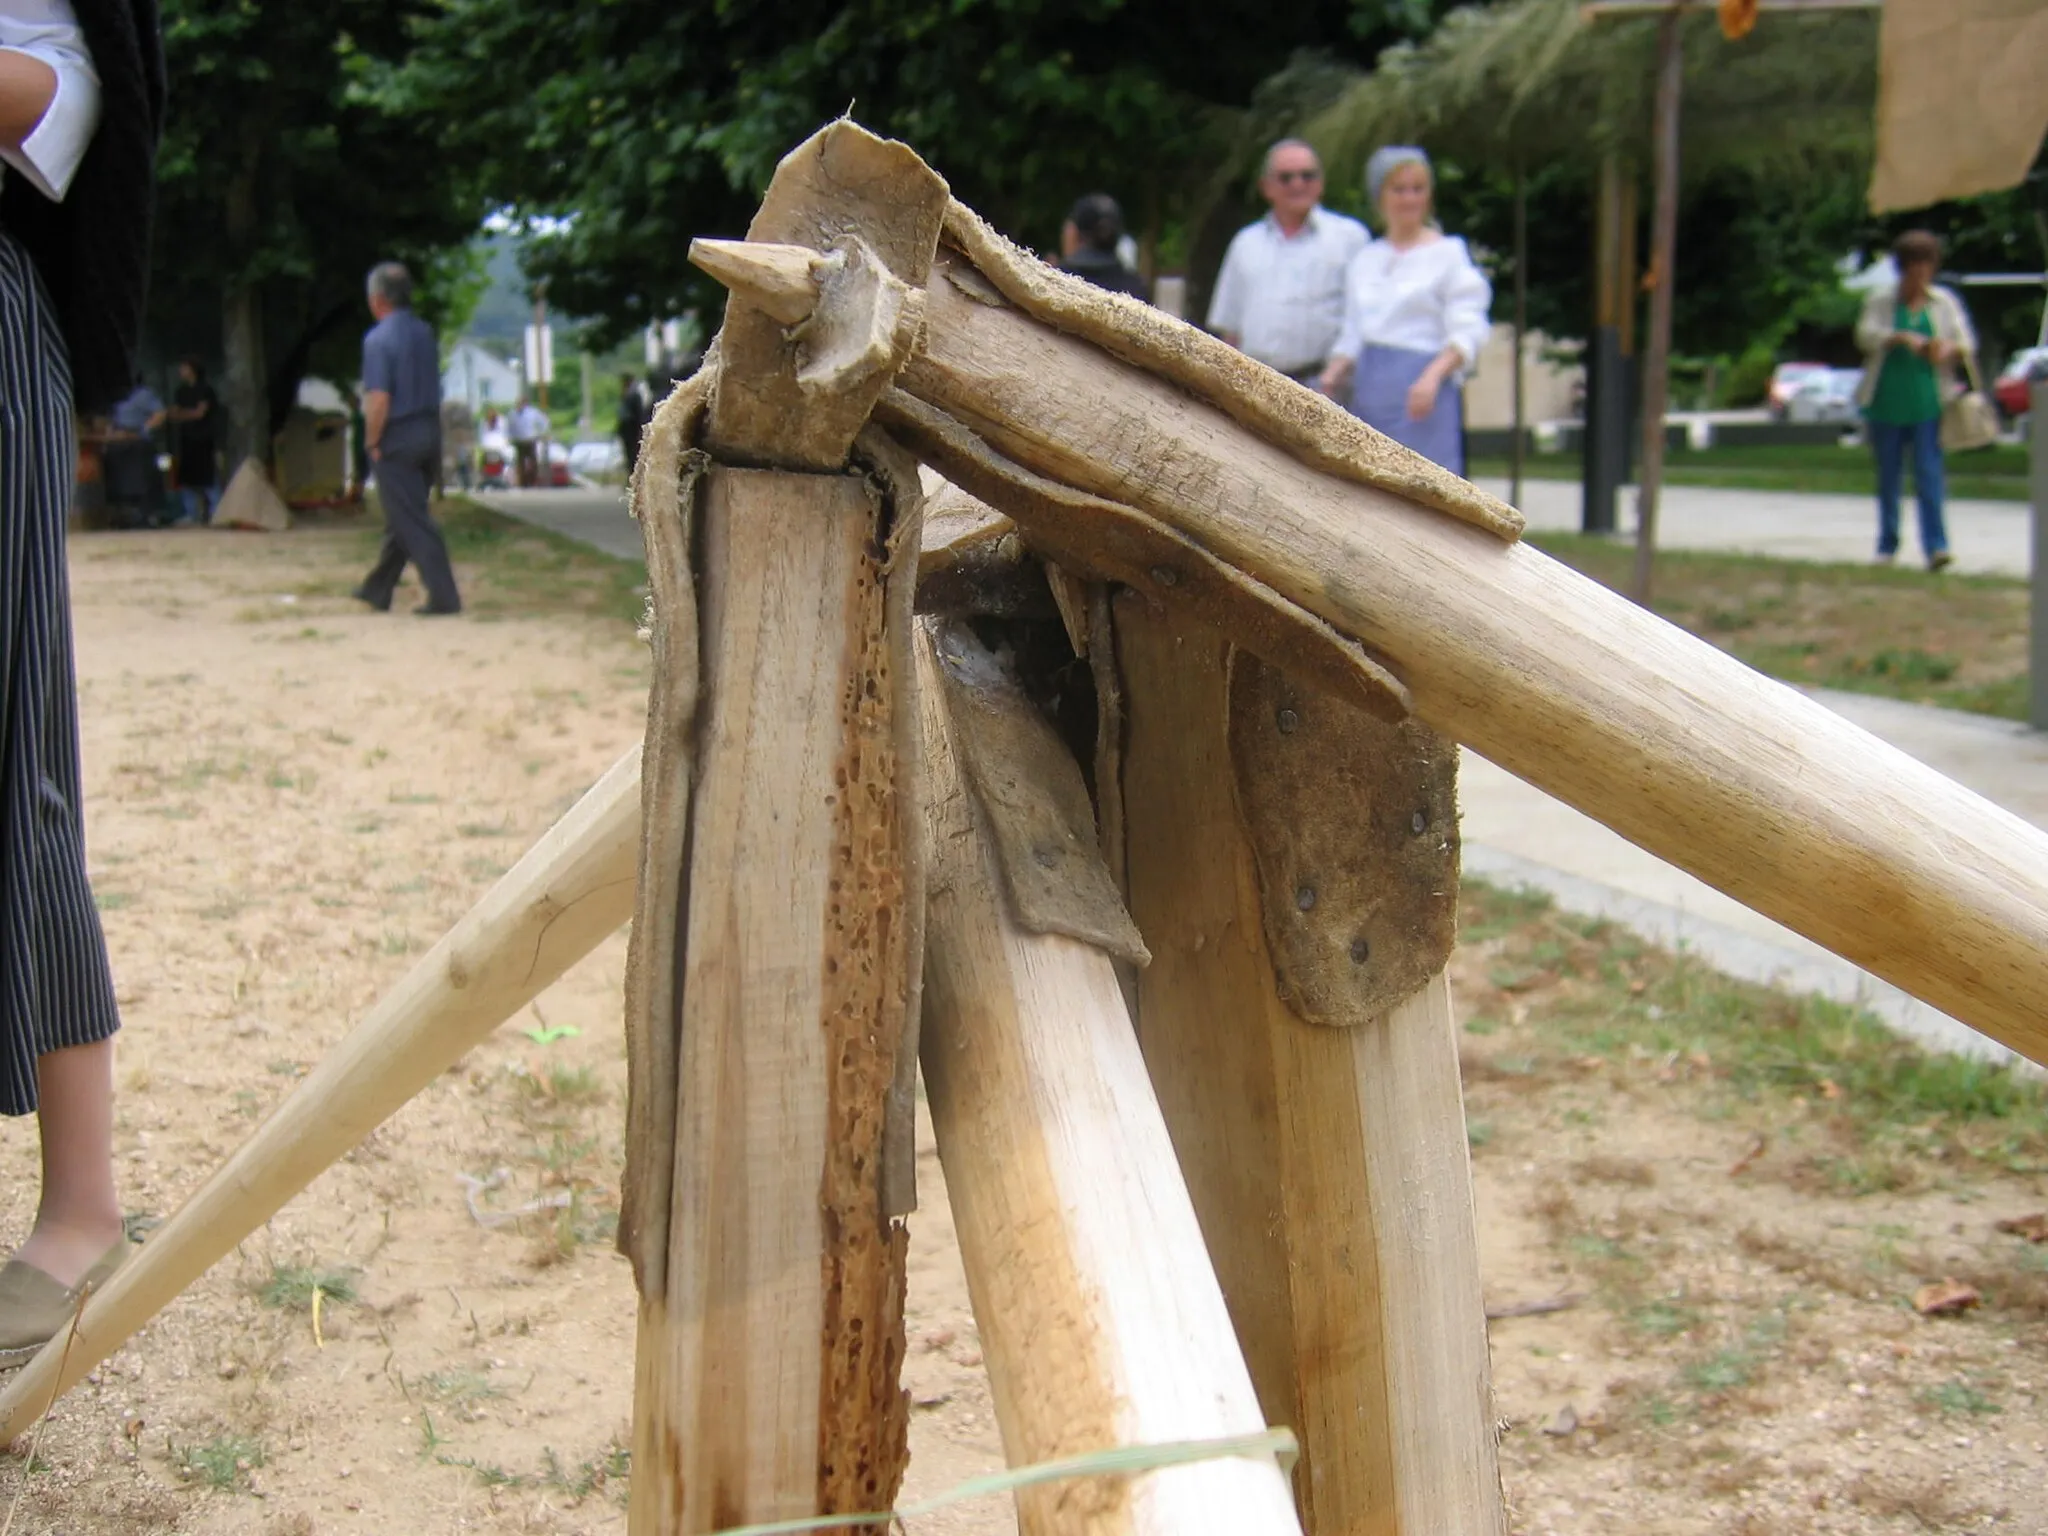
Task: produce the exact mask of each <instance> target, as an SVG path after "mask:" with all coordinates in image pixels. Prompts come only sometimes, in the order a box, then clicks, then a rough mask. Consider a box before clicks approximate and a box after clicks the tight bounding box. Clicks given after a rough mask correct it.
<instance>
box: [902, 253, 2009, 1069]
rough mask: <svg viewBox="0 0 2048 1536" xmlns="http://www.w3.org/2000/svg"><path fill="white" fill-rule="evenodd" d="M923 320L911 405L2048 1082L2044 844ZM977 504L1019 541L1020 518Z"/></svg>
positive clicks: (1583, 603)
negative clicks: (1130, 516) (2047, 1070)
mask: <svg viewBox="0 0 2048 1536" xmlns="http://www.w3.org/2000/svg"><path fill="white" fill-rule="evenodd" d="M949 259H950V258H949ZM927 300H928V307H927V318H928V331H927V351H926V353H925V354H924V355H923V356H922V357H920V358H919V359H917V360H916V361H914V362H913V363H912V364H911V365H910V367H909V368H907V369H906V370H905V372H904V374H903V376H902V383H903V387H904V388H905V389H906V390H908V391H909V392H910V393H911V394H912V395H914V396H916V397H917V398H918V399H920V400H922V401H924V402H926V403H928V404H930V405H933V406H937V407H938V408H940V409H941V410H944V411H947V412H949V413H950V414H951V415H952V416H953V417H955V418H956V419H957V420H958V421H960V422H962V423H965V424H967V425H969V426H972V427H973V428H974V429H975V430H976V431H978V432H979V433H980V435H981V436H982V437H983V438H984V439H985V440H986V441H987V443H989V444H990V445H991V446H992V447H994V448H995V449H996V450H998V451H1000V452H1001V453H1003V454H1006V455H1007V456H1008V457H1009V458H1010V459H1012V460H1014V461H1016V462H1017V463H1019V464H1021V465H1023V466H1024V467H1026V468H1028V469H1030V470H1031V471H1033V472H1034V473H1036V474H1039V475H1042V476H1046V477H1048V478H1051V479H1054V480H1059V481H1063V482H1064V483H1065V484H1067V485H1070V486H1074V487H1077V488H1079V489H1082V490H1085V491H1087V492H1089V493H1090V494H1092V495H1095V496H1100V497H1104V498H1107V499H1109V500H1112V501H1118V502H1122V503H1124V504H1125V505H1128V506H1133V507H1138V508H1140V509H1143V510H1145V511H1148V512H1150V513H1151V514H1152V515H1153V516H1154V517H1156V518H1158V519H1159V520H1160V521H1162V522H1164V523H1167V524H1169V525H1171V526H1172V527H1174V528H1175V529H1177V530H1178V531H1179V532H1181V533H1182V534H1185V535H1186V536H1188V537H1189V538H1191V539H1193V540H1194V541H1195V542H1197V543H1198V544H1200V545H1201V546H1203V548H1205V549H1206V550H1207V551H1209V552H1210V553H1211V554H1213V555H1215V556H1217V557H1219V558H1221V559H1223V560H1226V561H1228V562H1230V563H1231V564H1233V565H1235V566H1237V567H1238V568H1239V569H1240V570H1242V571H1245V572H1247V573H1249V574H1250V575H1252V576H1254V577H1256V578H1257V579H1258V580H1259V581H1261V582H1263V583H1265V584H1266V585H1267V586H1268V587H1270V588H1271V589H1272V590H1273V591H1275V592H1276V593H1278V594H1279V595H1280V596H1282V597H1284V598H1286V599H1288V600H1289V601H1291V602H1293V603H1298V604H1299V605H1301V607H1303V608H1305V609H1307V610H1309V611H1310V612H1312V613H1314V614H1316V615H1317V616H1318V617H1320V618H1323V619H1325V620H1327V621H1328V622H1329V623H1330V624H1331V625H1332V626H1334V627H1335V628H1336V629H1338V630H1340V631H1342V632H1344V633H1345V634H1349V635H1353V636H1356V637H1357V638H1358V639H1360V640H1362V641H1363V642H1365V644H1366V645H1367V646H1369V647H1370V648H1371V649H1372V650H1373V651H1374V652H1375V654H1378V655H1381V656H1384V657H1386V658H1388V659H1389V661H1390V662H1391V663H1392V664H1393V666H1394V669H1395V670H1396V671H1397V672H1399V673H1400V674H1401V676H1402V678H1403V680H1404V681H1405V682H1406V683H1407V685H1408V687H1409V688H1410V689H1411V690H1412V693H1413V697H1414V701H1415V708H1416V712H1417V713H1418V715H1419V716H1420V717H1421V718H1422V719H1423V720H1425V721H1427V722H1428V723H1429V724H1430V725H1432V726H1433V727H1435V728H1436V729H1437V730H1439V731H1442V732H1443V733H1444V734H1446V735H1449V736H1451V737H1453V738H1455V739H1456V740H1459V741H1462V742H1464V743H1466V744H1467V745H1469V746H1471V747H1473V748H1474V749H1476V750H1477V751H1479V752H1481V753H1483V754H1484V755H1485V756H1486V757H1488V758H1490V759H1492V760H1493V761H1494V762H1496V763H1499V764H1500V765H1501V766H1502V767H1504V768H1507V769H1508V770H1509V771H1510V772H1512V773H1515V774H1517V775H1518V776H1520V777H1521V778H1523V779H1525V780H1527V781H1528V782H1530V783H1532V784H1535V785H1537V786H1538V787H1540V788H1543V789H1546V790H1548V791H1549V792H1550V793H1552V794H1554V795H1557V796H1559V797H1560V798H1561V799H1563V800H1565V801H1567V802H1569V803H1570V804H1572V805H1574V806H1576V807H1577V808H1578V809H1580V810H1582V811H1584V812H1585V813H1586V814H1588V815H1590V816H1594V817H1597V818H1598V819H1600V820H1601V821H1604V822H1605V823H1606V824H1607V825H1609V826H1611V827H1613V828H1614V829H1615V830H1617V831H1619V832H1621V833H1622V835H1623V836H1625V837H1628V838H1629V839H1630V840H1632V841H1634V842H1636V843H1637V844H1639V845H1640V846H1642V847H1643V848H1646V849H1648V850H1649V851H1650V852H1652V853H1655V854H1658V855H1659V856H1660V857H1663V858H1666V859H1669V860H1671V861H1672V862H1673V863H1675V864H1678V865H1680V866H1681V867H1682V868H1685V869H1687V870H1689V871H1691V872H1692V873H1693V874H1695V875H1698V876H1699V877H1700V878H1701V879H1703V880H1705V881H1707V882H1708V883H1709V884H1711V885H1714V886H1716V887H1717V888H1719V889H1721V890H1723V891H1726V892H1727V893H1728V894H1730V895H1731V896H1733V897H1735V899H1737V900H1738V901H1742V902H1744V903H1746V904H1747V905H1749V906H1751V907H1754V908H1755V909H1756V910H1757V911H1759V912H1762V913H1764V914H1765V915H1767V916H1769V917H1772V918H1775V919H1776V920H1777V921H1779V922H1781V923H1784V924H1785V925H1786V926H1788V927H1790V928H1792V929H1795V930H1796V931H1798V932H1800V933H1803V934H1805V935H1806V936H1807V937H1809V938H1811V939H1813V940H1814V941H1815V942H1817V943H1820V944H1823V945H1825V946H1827V947H1828V948H1830V949H1833V950H1834V951H1835V952H1836V953H1838V954H1841V955H1843V956H1845V957H1846V958H1848V959H1850V960H1852V961H1854V962H1855V963H1856V964H1858V965H1861V966H1863V967H1864V968H1865V969H1867V970H1870V971H1872V972H1874V973H1875V974H1877V975H1879V976H1882V977H1884V978H1885V979H1887V980H1889V981H1891V982H1893V983H1895V984H1896V985H1898V986H1900V987H1902V988H1904V989H1905V990H1906V991H1908V992H1911V993H1913V994H1914V995H1915V996H1917V997H1920V998H1922V999H1924V1000H1925V1001H1927V1002H1929V1003H1931V1004H1932V1005H1933V1006H1935V1007H1937V1008H1940V1009H1942V1010H1943V1011H1944V1012H1947V1013H1949V1014H1951V1015H1953V1016H1954V1017H1956V1018H1958V1019H1962V1020H1964V1021H1966V1022H1968V1023H1970V1024H1972V1025H1973V1026H1974V1027H1976V1028H1978V1029H1981V1030H1983V1031H1984V1032H1985V1033H1986V1034H1989V1035H1991V1036H1993V1037H1994V1038H1996V1039H1998V1040H2001V1041H2003V1042H2004V1043H2005V1044H2007V1045H2009V1046H2011V1047H2012V1048H2013V1049H2014V1050H2017V1051H2019V1052H2020V1053H2022V1054H2023V1055H2027V1056H2030V1057H2032V1058H2034V1059H2035V1060H2037V1061H2038V1060H2048V1020H2044V1019H2043V1016H2042V1013H2041V1007H2040V999H2041V998H2043V997H2048V874H2044V872H2048V833H2044V832H2042V831H2041V830H2040V829H2039V828H2036V827H2033V826H2030V825H2029V824H2027V823H2026V822H2024V821H2022V820H2020V819H2019V818H2018V817H2017V816H2013V815H2011V814H2010V813H2008V812H2006V811H2003V810H2000V809H1999V808H1997V807H1996V806H1993V805H1991V804H1990V803H1989V802H1988V801H1985V800H1984V799H1982V798H1980V797H1979V796H1977V795H1974V794H1971V793H1970V792H1969V791H1968V790H1966V789H1964V788H1962V787H1961V786H1960V785H1958V784H1956V783H1955V782H1954V781H1952V780H1950V779H1947V778H1944V777H1943V776H1942V775H1940V774H1938V773H1936V772H1935V771H1934V770H1933V769H1931V768H1928V767H1927V766H1925V765H1924V764H1922V763H1919V762H1916V761H1915V760H1914V759H1912V758H1910V757H1908V756H1907V755H1906V754H1905V753H1903V752H1900V751H1898V750H1897V749H1896V748H1893V747H1891V746H1888V745H1887V744H1885V743H1884V742H1882V741H1880V740H1878V739H1877V738H1876V737H1874V736H1872V735H1870V734H1869V733H1868V732H1867V731H1863V730H1861V729H1859V728H1857V727H1855V726H1853V725H1851V724H1849V723H1848V722H1847V721H1845V720H1843V719H1842V718H1841V717H1840V716H1838V715H1835V714H1834V713H1832V712H1831V711H1829V710H1828V709H1826V708H1824V707H1823V706H1821V705H1819V704H1817V703H1815V702H1814V701H1812V700H1811V699H1808V698H1806V697H1804V696H1803V695H1801V694H1799V693H1797V692H1795V691H1794V690H1792V689H1790V688H1786V687H1784V686H1782V685H1781V684H1777V683H1774V682H1772V681H1770V680H1769V679H1767V678H1764V677H1762V676H1760V675H1758V674H1757V673H1756V672H1753V671H1751V670H1750V669H1749V668H1748V667H1745V666H1744V665H1742V664H1741V663H1740V662H1738V661H1736V660H1734V659H1733V658H1732V657H1729V656H1727V655H1726V654H1724V653H1723V652H1720V651H1717V650H1715V649H1714V648H1713V647H1712V646H1710V645H1707V644H1706V643H1704V642H1703V641H1699V640H1695V639H1694V638H1693V637H1691V636H1690V635H1687V634H1685V633H1684V632H1683V631H1682V630H1679V629H1676V628H1674V627H1673V626H1671V625H1668V624H1666V623H1664V622H1663V621H1662V620H1660V619H1657V618H1655V617H1653V616H1652V615H1650V614H1647V613H1645V612H1644V611H1643V610H1642V609H1640V608H1638V607H1636V606H1635V605H1634V604H1632V603H1630V602H1629V601H1628V600H1627V599H1626V598H1622V597H1617V596H1616V595H1615V594H1613V593H1611V592H1609V591H1607V590H1606V589H1605V588H1603V587H1601V586H1600V585H1599V584H1598V583H1596V582H1592V581H1589V580H1587V579H1586V578H1584V577H1582V576H1580V575H1578V574H1577V573H1576V572H1574V571H1572V570H1570V569H1569V568H1568V567H1566V566H1563V565H1560V564H1559V563H1558V562H1556V561H1554V560H1551V559H1550V558H1549V557H1547V556H1545V555H1544V554H1542V553H1541V552H1540V551H1538V550H1535V549H1532V548H1530V547H1528V546H1526V545H1521V544H1513V545H1504V544H1502V543H1501V542H1500V541H1499V540H1497V539H1496V538H1494V537H1492V536H1490V535H1489V534H1487V533H1485V532H1482V531H1480V530H1478V529H1475V528H1473V527H1471V526H1469V525H1467V524H1464V523H1460V522H1457V521H1455V520H1453V519H1451V518H1448V517H1446V516H1444V515H1443V514H1441V513H1438V512H1433V511H1429V510H1427V509H1425V508H1422V507H1418V506H1416V505H1414V504H1413V503H1411V502H1408V501H1405V500H1403V499H1402V498H1401V497H1399V496H1396V495H1394V494H1392V493H1390V492H1387V491H1383V490H1379V489H1376V488H1372V487H1367V486H1363V485H1358V484H1354V483H1349V482H1345V481H1340V480H1338V479H1336V478H1335V477H1333V476H1329V475H1324V474H1322V473H1319V472H1318V471H1316V470H1314V469H1312V468H1310V467H1308V466H1307V465H1305V464H1303V463H1302V462H1301V461H1300V460H1299V459H1297V458H1295V457H1294V456H1293V455H1291V454H1289V453H1288V452H1286V451H1285V450H1283V449H1281V448H1278V447H1276V446H1274V445H1273V444H1271V443H1268V442H1266V441H1264V440H1263V439H1261V438H1259V437H1257V436H1255V435H1254V434H1252V433H1251V432H1249V431H1248V430H1246V429H1245V428H1243V427H1241V426H1239V425H1238V424H1237V423H1236V422H1235V421H1233V420H1232V419H1231V418H1230V417H1229V416H1227V415H1226V414H1225V413H1224V412H1223V411H1221V410H1219V409H1217V408H1215V407H1213V406H1210V405H1207V404H1205V403H1203V402H1201V401H1198V400H1196V399H1194V398H1193V397H1192V396H1191V395H1189V394H1188V393H1187V392H1186V391H1184V390H1182V389H1179V388H1177V387H1175V386H1174V385H1172V384H1169V383H1166V382H1164V381H1162V380H1160V379H1157V378H1154V377H1153V376H1151V375H1149V374H1146V373H1144V372H1142V371H1141V370H1139V369H1137V368H1135V367H1133V366H1131V365H1129V364H1125V363H1121V362H1119V361H1117V360H1115V359H1113V358H1111V357H1109V356H1108V355H1106V354H1105V353H1104V352H1102V351H1100V350H1099V349H1097V348H1095V347H1092V346H1090V345H1088V344H1087V343H1085V342H1083V341H1081V340H1078V339H1076V338H1073V337H1069V336H1066V335H1063V334H1062V333H1060V332H1059V331H1056V330H1055V329H1053V328H1052V327H1051V326H1049V325H1046V324H1043V323H1041V322H1039V321H1036V320H1033V319H1031V318H1030V317H1028V316H1026V315H1025V314H1023V313H1022V312H1021V311H1019V310H1017V309H1016V308H1014V307H1008V306H1001V307H999V306H996V305H992V304H989V303H987V302H983V301H980V300H977V299H975V298H972V297H970V296H969V295H968V294H967V293H966V292H964V291H962V289H961V288H960V287H959V285H958V284H956V283H954V282H953V281H951V280H950V279H947V278H945V277H943V276H942V275H941V274H938V273H935V275H934V278H933V281H932V283H931V286H930V288H929V289H928V291H927ZM1190 344H1191V345H1194V344H1195V343H1193V342H1191V343H1190ZM884 405H885V415H886V416H887V418H888V419H889V420H892V421H894V420H896V419H897V416H896V414H895V413H894V412H893V411H889V410H887V401H886V400H885V402H884ZM915 446H917V448H918V449H919V451H920V452H923V453H926V454H929V455H933V459H932V461H933V462H934V463H936V464H937V465H938V467H939V468H941V469H942V470H943V469H944V468H945V467H946V458H945V457H944V456H943V445H939V446H938V447H936V448H935V447H934V445H933V444H932V443H931V442H928V441H926V440H924V439H921V438H920V439H918V440H917V441H916V444H915ZM1162 464H1170V465H1172V466H1173V472H1172V473H1171V474H1161V473H1160V472H1159V466H1160V465H1162ZM983 494H984V499H987V500H990V501H992V502H996V504H997V507H998V510H1000V511H1004V512H1007V513H1009V514H1010V515H1012V516H1014V517H1016V518H1017V520H1018V522H1019V523H1020V524H1021V525H1022V526H1023V527H1024V528H1025V529H1026V532H1027V534H1028V531H1029V527H1030V521H1031V516H1032V508H1031V507H1030V506H1028V505H1025V504H1023V503H1021V502H1020V503H1018V504H1014V505H1005V504H1003V502H1002V501H1001V500H999V499H998V497H997V496H996V495H995V494H993V493H990V492H987V491H984V493H983Z"/></svg>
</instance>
